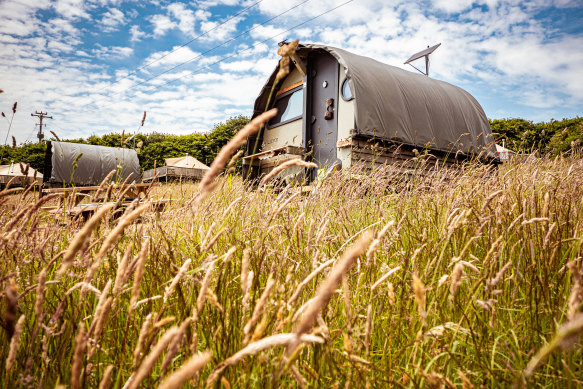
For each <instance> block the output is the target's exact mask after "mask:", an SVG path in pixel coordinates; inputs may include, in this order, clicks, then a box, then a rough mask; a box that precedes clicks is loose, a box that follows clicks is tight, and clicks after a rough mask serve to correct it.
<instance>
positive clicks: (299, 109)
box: [269, 88, 304, 126]
mask: <svg viewBox="0 0 583 389" xmlns="http://www.w3.org/2000/svg"><path fill="white" fill-rule="evenodd" d="M275 108H277V115H276V116H275V117H274V118H273V119H271V120H270V121H269V125H270V126H274V125H276V124H278V123H282V122H285V121H288V120H291V119H295V118H299V117H301V116H302V113H303V112H304V89H303V88H300V89H298V90H297V91H295V92H293V93H290V94H289V95H285V96H283V97H281V98H279V99H277V100H276V101H275Z"/></svg>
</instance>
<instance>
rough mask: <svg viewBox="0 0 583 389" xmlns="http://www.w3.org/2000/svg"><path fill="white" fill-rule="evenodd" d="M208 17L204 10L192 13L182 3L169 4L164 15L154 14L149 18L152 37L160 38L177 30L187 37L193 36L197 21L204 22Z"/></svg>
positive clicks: (208, 14)
mask: <svg viewBox="0 0 583 389" xmlns="http://www.w3.org/2000/svg"><path fill="white" fill-rule="evenodd" d="M209 16H210V13H208V12H207V11H205V10H202V9H198V10H196V11H193V10H192V9H190V8H188V6H187V5H186V4H184V3H180V2H177V3H171V4H169V5H168V6H167V7H166V13H165V14H156V15H153V16H151V17H150V22H151V23H152V24H153V25H154V31H153V32H154V36H156V37H161V36H163V35H165V34H166V33H167V32H168V31H170V30H173V29H177V30H179V31H180V32H182V33H183V34H184V35H187V36H195V35H196V30H195V24H196V21H197V20H200V21H204V20H206V19H207V17H209Z"/></svg>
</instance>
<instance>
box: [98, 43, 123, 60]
mask: <svg viewBox="0 0 583 389" xmlns="http://www.w3.org/2000/svg"><path fill="white" fill-rule="evenodd" d="M91 52H92V53H93V54H94V55H95V56H96V57H98V58H100V59H116V58H125V57H129V56H130V55H132V54H133V53H134V49H132V48H131V47H121V46H109V47H104V46H101V45H98V48H97V49H93V50H91Z"/></svg>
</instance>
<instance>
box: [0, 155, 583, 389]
mask: <svg viewBox="0 0 583 389" xmlns="http://www.w3.org/2000/svg"><path fill="white" fill-rule="evenodd" d="M224 160H225V163H226V161H227V160H228V157H225V158H224ZM353 173H359V172H357V171H355V170H352V171H343V172H338V173H334V174H333V175H331V176H329V177H327V178H326V179H325V181H324V182H322V183H321V185H319V186H318V187H317V189H316V190H315V191H313V192H312V193H309V194H304V195H297V194H293V193H292V190H291V189H293V188H290V187H287V188H283V191H280V192H278V193H274V192H272V191H271V190H270V189H267V190H265V191H252V190H249V189H248V188H246V187H245V185H244V183H243V182H242V180H241V179H240V178H239V177H236V176H229V175H226V176H225V175H223V176H220V177H219V178H218V179H217V180H213V181H212V182H210V183H207V187H206V189H205V192H204V193H205V197H206V198H204V197H197V196H198V195H199V193H200V192H199V189H198V186H197V185H196V184H187V183H175V184H169V185H164V186H159V187H156V188H154V189H153V190H152V193H150V195H151V196H153V197H167V198H174V199H178V200H177V201H175V202H173V203H172V204H171V205H170V207H169V208H168V209H167V210H166V211H165V212H163V213H161V214H160V215H157V214H156V213H154V212H152V211H151V210H150V209H149V208H147V207H136V208H134V209H130V210H128V212H127V213H126V215H125V216H122V217H121V218H118V219H115V218H113V217H112V211H111V210H106V211H104V212H103V213H102V214H98V215H96V216H95V217H94V219H92V220H91V221H90V222H89V223H85V224H84V223H83V222H82V221H80V220H74V221H72V222H67V223H64V222H63V219H62V216H61V219H59V221H57V222H55V220H54V217H51V216H49V215H48V214H47V212H46V211H45V210H43V209H42V208H41V207H36V208H32V207H31V204H33V203H35V202H36V201H37V198H36V194H35V193H33V192H30V193H29V194H27V196H26V198H24V199H20V196H21V194H20V193H12V194H7V195H2V194H0V256H1V260H0V290H1V291H3V292H2V295H1V312H2V321H1V322H0V323H1V324H2V327H3V328H2V329H0V358H1V359H2V363H0V366H1V367H0V383H1V385H0V386H2V387H19V386H20V387H55V385H57V384H60V383H70V385H71V386H72V387H99V386H100V385H101V387H112V388H113V387H115V388H121V387H123V386H124V385H126V386H127V387H137V386H139V385H141V386H142V387H154V386H158V385H160V384H163V386H164V387H178V386H179V385H181V384H186V385H188V386H191V387H204V386H214V387H219V386H221V385H222V386H229V387H233V388H236V387H241V388H242V387H265V386H271V387H280V386H287V385H292V386H295V385H298V386H300V387H320V386H323V387H330V386H334V387H346V386H347V385H350V386H352V387H365V386H368V387H383V386H387V385H394V386H404V387H417V386H420V387H423V386H428V385H436V386H440V385H443V386H447V385H455V386H458V387H462V386H463V387H471V386H472V385H474V387H479V386H480V385H486V386H510V385H513V384H516V385H529V386H553V387H557V386H569V385H571V386H580V385H583V379H582V378H581V377H583V352H582V349H581V343H579V337H580V334H581V332H582V331H583V325H582V323H583V321H582V319H581V317H582V316H581V315H582V313H581V311H582V299H583V298H582V297H581V296H582V293H581V290H582V287H581V285H582V281H581V274H582V273H583V271H582V266H583V265H582V260H581V257H582V256H583V254H582V252H581V251H582V250H583V246H582V244H581V243H582V242H583V202H582V195H583V190H582V188H583V160H582V159H580V158H575V157H573V158H558V159H544V158H543V159H539V160H536V161H532V162H529V163H523V164H519V163H511V164H508V165H505V166H502V167H500V169H499V170H497V171H490V170H488V168H487V167H485V166H479V165H471V164H468V165H466V166H464V167H463V168H462V169H460V170H457V171H445V170H443V171H433V172H431V174H430V175H429V176H426V177H422V176H416V175H413V176H403V175H400V174H399V173H398V172H397V171H396V170H394V169H384V168H376V169H374V170H373V171H372V172H369V173H367V174H360V175H359V177H360V178H359V179H353V178H351V176H350V174H353ZM211 187H212V188H214V190H211V189H209V188H211ZM195 198H198V199H200V200H199V201H192V200H193V199H195ZM19 199H20V200H19ZM31 209H33V210H32V211H31ZM198 350H201V351H202V350H205V351H204V352H202V353H200V354H199V353H198ZM7 367H8V369H6V368H7Z"/></svg>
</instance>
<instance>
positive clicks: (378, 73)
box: [254, 44, 497, 159]
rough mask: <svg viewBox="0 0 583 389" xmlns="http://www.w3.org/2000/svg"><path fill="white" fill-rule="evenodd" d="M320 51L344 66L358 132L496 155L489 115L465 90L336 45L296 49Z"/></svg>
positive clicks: (263, 98)
mask: <svg viewBox="0 0 583 389" xmlns="http://www.w3.org/2000/svg"><path fill="white" fill-rule="evenodd" d="M318 50H322V51H326V52H328V53H330V54H331V55H332V56H334V57H335V58H336V59H337V60H338V62H339V63H340V65H341V66H344V68H345V70H346V76H347V78H348V79H349V83H350V88H351V90H352V94H353V96H354V104H355V122H356V132H357V134H362V135H369V136H375V137H378V138H382V139H386V140H391V141H395V142H401V143H405V144H410V145H415V146H420V147H427V148H429V149H437V150H441V151H446V152H463V153H465V154H476V155H479V154H481V156H482V157H489V158H494V159H497V156H496V152H495V148H494V138H493V136H492V131H491V129H490V124H489V122H488V118H487V117H486V114H485V113H484V110H483V109H482V107H481V106H480V104H479V103H478V102H477V101H476V99H474V98H473V97H472V96H471V95H470V94H469V93H468V92H466V91H465V90H463V89H461V88H458V87H456V86H454V85H451V84H449V83H447V82H444V81H439V80H435V79H433V78H430V77H427V76H425V75H422V74H416V73H413V72H410V71H407V70H403V69H400V68H397V67H395V66H391V65H387V64H384V63H381V62H379V61H376V60H374V59H372V58H368V57H363V56H360V55H356V54H353V53H350V52H348V51H345V50H342V49H338V48H335V47H330V46H323V45H314V44H306V45H300V47H299V49H298V51H297V53H298V54H299V55H300V56H304V55H306V54H309V52H310V51H318ZM276 73H277V69H276V70H275V72H274V73H273V74H272V76H271V77H270V79H269V81H268V82H267V84H266V85H265V87H264V88H263V90H262V92H261V95H260V96H259V97H258V98H257V100H256V102H255V112H254V115H256V114H258V112H260V111H263V110H264V109H265V104H266V103H267V96H268V95H269V91H270V89H271V85H272V84H273V82H274V79H275V74H276ZM261 105H263V109H261Z"/></svg>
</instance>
